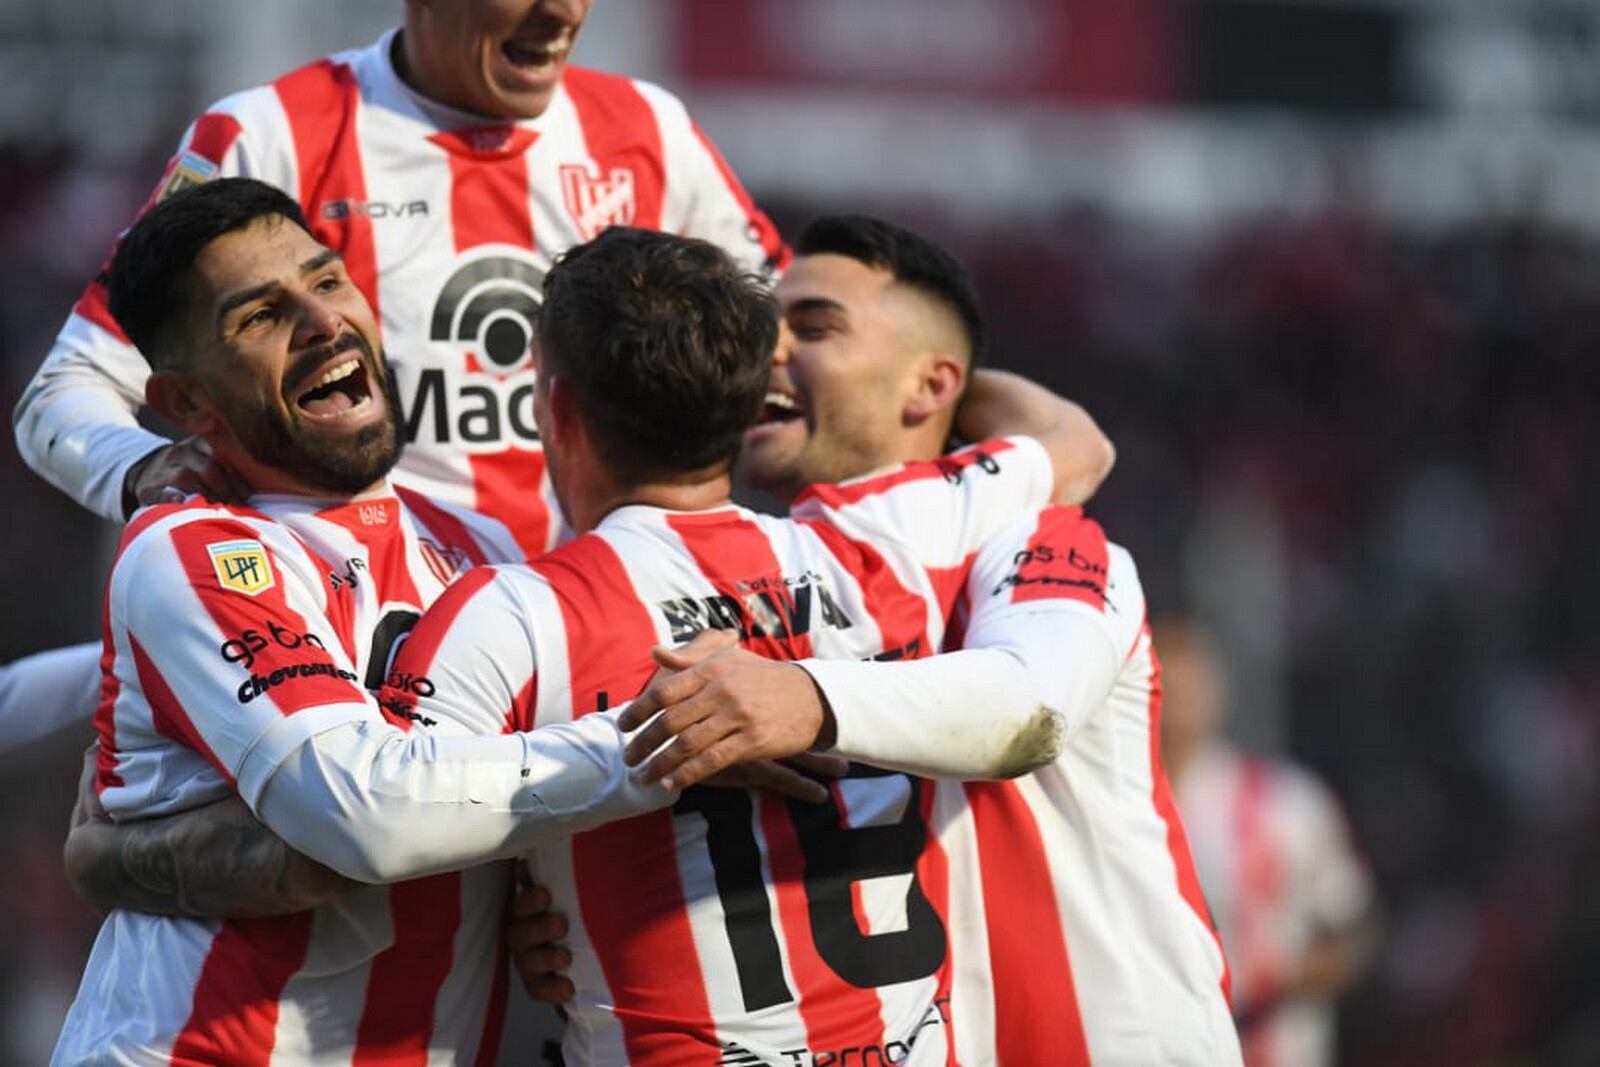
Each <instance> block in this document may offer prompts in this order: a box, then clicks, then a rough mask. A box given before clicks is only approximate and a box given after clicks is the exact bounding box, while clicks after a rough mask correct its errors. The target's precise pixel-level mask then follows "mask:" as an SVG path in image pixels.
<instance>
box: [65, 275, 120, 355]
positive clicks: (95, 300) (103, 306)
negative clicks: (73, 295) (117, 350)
mask: <svg viewBox="0 0 1600 1067" xmlns="http://www.w3.org/2000/svg"><path fill="white" fill-rule="evenodd" d="M72 313H73V314H74V315H77V316H79V317H80V318H85V319H88V320H89V321H90V322H92V323H94V324H95V325H96V326H98V327H100V328H101V329H102V330H104V331H106V332H107V333H109V334H110V335H111V336H112V337H115V338H116V339H117V340H119V341H121V342H122V343H123V344H125V345H131V344H133V342H132V341H130V340H128V335H127V334H125V333H123V332H122V327H121V326H118V325H117V320H116V319H114V318H112V317H111V307H110V305H109V304H108V303H107V297H106V286H105V283H104V282H102V281H100V280H99V279H98V278H96V279H95V280H94V281H92V282H90V283H89V284H88V286H86V287H85V288H84V290H83V295H82V296H80V297H78V302H77V303H76V304H74V305H72Z"/></svg>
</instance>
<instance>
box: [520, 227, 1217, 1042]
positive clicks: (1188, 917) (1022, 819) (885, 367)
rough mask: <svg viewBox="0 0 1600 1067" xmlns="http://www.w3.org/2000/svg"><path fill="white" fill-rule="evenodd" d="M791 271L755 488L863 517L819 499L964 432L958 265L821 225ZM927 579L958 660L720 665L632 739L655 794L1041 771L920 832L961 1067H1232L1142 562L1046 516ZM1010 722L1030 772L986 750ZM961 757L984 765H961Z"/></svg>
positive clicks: (700, 675) (637, 719)
mask: <svg viewBox="0 0 1600 1067" xmlns="http://www.w3.org/2000/svg"><path fill="white" fill-rule="evenodd" d="M796 250H797V258H796V260H795V262H794V264H793V265H792V266H791V267H790V269H789V270H788V271H787V272H786V273H785V274H784V276H783V278H782V279H780V280H779V282H778V284H777V290H776V294H777V297H778V300H779V304H780V309H781V313H782V316H783V326H784V328H783V335H782V339H781V341H780V344H779V349H778V353H777V357H776V359H775V362H774V368H773V375H772V383H771V391H770V393H769V397H768V404H767V408H766V417H765V419H764V421H763V422H762V423H761V424H759V425H757V426H756V427H755V428H753V429H752V430H751V431H750V432H749V433H748V434H747V435H746V438H745V443H744V448H743V450H742V451H741V453H740V465H741V466H740V469H741V472H742V474H743V476H744V477H745V478H746V479H747V480H749V481H750V482H752V483H754V484H756V485H759V486H762V487H764V488H766V489H769V490H771V491H773V492H774V493H776V494H778V495H780V496H781V497H785V498H790V499H794V500H796V501H797V502H799V503H800V504H802V505H803V504H804V503H805V502H806V501H807V500H808V499H810V498H811V497H813V496H815V495H817V494H819V493H820V494H822V496H823V498H824V499H827V498H829V495H830V494H834V493H845V494H848V493H849V489H848V488H846V489H843V490H818V489H815V488H813V489H809V490H808V489H806V486H808V485H810V484H811V483H814V482H831V481H837V480H839V479H842V478H849V477H853V476H854V477H860V476H863V475H865V474H867V472H870V471H873V470H876V469H882V468H885V467H888V466H891V465H893V464H898V463H906V462H914V461H917V460H928V459H931V458H933V457H934V456H936V455H937V454H938V452H939V450H940V449H941V448H942V447H943V443H944V441H945V438H946V436H947V434H948V430H949V420H950V411H951V407H950V406H949V404H948V402H946V403H942V404H935V405H929V404H928V403H927V383H928V382H929V381H930V380H931V379H941V380H943V381H944V382H945V383H946V384H945V385H944V386H943V387H942V388H941V394H942V395H943V396H945V397H946V398H948V397H950V396H953V395H957V394H959V386H960V381H961V379H962V378H963V376H964V374H965V372H966V370H967V368H968V367H969V366H970V360H971V357H972V356H973V355H974V354H975V353H977V352H978V351H979V350H980V349H981V344H982V324H981V317H980V315H979V311H978V307H977V303H976V301H975V299H974V298H973V296H972V294H971V291H970V287H969V285H968V284H967V282H966V279H965V274H964V272H963V271H962V270H961V268H960V266H959V264H957V263H956V262H955V261H954V260H953V258H952V257H950V256H949V255H948V254H947V253H945V252H944V251H943V250H941V249H939V248H937V247H936V246H934V245H932V244H931V243H930V242H928V241H926V240H923V239H922V238H920V237H918V236H916V235H914V234H911V233H909V232H907V231H904V230H902V229H899V228H897V227H894V226H891V225H889V224H886V223H883V222H881V221H878V220H874V219H867V218H860V217H833V218H825V219H821V220H818V221H817V222H815V223H813V224H812V225H811V226H810V227H808V228H807V229H806V231H805V232H804V233H802V234H801V236H800V239H799V241H798V242H797V244H796ZM910 412H917V413H919V414H920V416H921V417H920V418H916V419H911V418H908V417H907V415H908V413H910ZM873 480H874V479H873V478H872V477H867V478H866V479H865V484H872V482H873ZM929 577H930V579H931V580H933V581H935V582H936V583H937V584H938V585H939V587H940V589H941V591H942V596H943V597H944V598H945V603H946V605H947V606H948V605H952V604H953V605H954V606H955V609H956V616H957V620H958V621H957V623H956V624H955V625H954V632H955V634H957V635H961V634H962V628H963V624H964V644H965V646H966V650H965V651H963V652H959V653H955V654H952V655H947V656H938V657H934V658H932V659H928V660H923V661H920V662H917V663H910V664H903V663H893V664H888V663H863V662H843V661H839V662H827V663H824V662H820V661H812V660H805V661H803V662H802V664H801V665H800V666H797V665H793V664H774V663H771V662H768V661H766V660H762V659H758V658H756V657H752V656H748V655H744V654H742V653H740V652H738V651H737V650H734V651H730V652H721V653H718V654H717V655H716V656H713V657H712V658H711V659H709V660H707V661H705V662H704V663H701V664H698V665H695V666H690V667H688V669H687V670H685V671H684V672H683V673H682V674H680V675H677V676H674V677H673V678H670V679H665V680H662V681H658V682H657V683H655V684H654V685H652V686H651V687H650V689H649V690H647V691H646V693H645V694H644V696H643V697H642V698H641V699H640V700H639V701H636V702H635V704H634V705H633V706H632V708H631V709H630V711H629V712H627V713H625V715H624V722H625V723H627V724H629V725H637V724H640V723H642V722H643V721H644V719H645V717H646V716H648V715H650V714H652V713H653V712H654V711H655V710H656V709H658V708H660V707H662V706H669V707H668V710H667V711H666V712H665V713H664V714H663V715H661V716H660V717H659V718H657V719H656V720H655V722H653V723H652V724H651V725H650V726H649V727H647V728H646V729H644V730H642V731H641V732H640V734H639V736H638V737H636V738H635V739H634V740H633V742H632V744H631V745H630V760H634V761H637V760H639V759H642V758H643V757H644V756H645V755H646V754H648V753H650V752H653V751H655V750H656V749H657V747H658V746H659V745H660V744H661V743H663V742H665V741H666V740H667V739H668V738H669V737H671V736H672V735H676V740H675V741H674V743H673V744H672V746H670V747H669V748H667V749H666V750H664V751H662V752H660V753H658V754H657V755H656V756H655V759H654V761H653V764H652V767H651V769H650V773H651V774H662V775H666V776H668V777H670V778H671V780H672V781H673V782H674V784H677V785H687V784H691V783H693V782H694V781H697V780H698V778H699V777H700V775H702V774H705V773H709V772H711V771H713V770H715V769H716V768H718V767H720V766H723V765H725V764H726V763H728V762H732V761H736V760H739V759H744V758H749V757H751V756H755V755H763V756H773V755H781V754H785V753H788V752H794V751H800V750H803V749H805V748H807V747H809V746H811V745H813V744H818V745H820V746H822V747H824V748H826V747H827V746H829V745H830V744H831V745H833V746H834V747H835V750H836V751H839V752H841V753H844V754H847V755H849V756H851V757H853V758H855V759H862V760H866V761H867V762H870V763H872V764H874V765H876V766H879V767H887V768H896V769H900V770H906V771H912V772H915V773H918V774H925V775H935V776H938V777H940V778H944V779H959V778H964V777H968V778H970V777H975V775H973V774H972V773H971V771H972V764H977V765H978V766H979V767H983V766H984V764H985V762H987V768H986V770H985V772H984V776H985V777H991V778H999V777H1005V776H1012V775H1016V774H1018V773H1019V772H1020V771H1023V770H1032V769H1033V768H1034V767H1036V766H1037V769H1036V770H1033V773H1030V774H1026V775H1024V776H1021V777H1016V778H1014V780H1011V781H985V782H967V783H965V784H963V783H961V782H959V781H943V782H941V783H940V785H939V788H938V790H937V791H936V793H935V795H934V798H933V799H932V802H931V806H930V807H929V809H928V819H929V825H930V826H932V827H933V828H934V829H935V830H936V832H937V835H938V843H939V846H940V848H941V850H942V852H943V854H944V855H945V856H946V857H947V858H948V871H949V891H950V898H949V908H948V911H947V912H945V913H944V914H945V916H946V921H947V922H948V925H949V932H950V938H951V951H952V959H953V965H954V983H953V996H952V1001H951V1017H952V1020H953V1024H952V1025H953V1027H954V1031H955V1048H956V1052H957V1055H958V1059H959V1061H960V1062H961V1063H963V1064H988V1063H1001V1064H1035V1063H1059V1064H1077V1063H1094V1064H1128V1065H1145V1064H1154V1063H1161V1064H1196V1065H1200V1064H1206V1065H1210V1064H1219V1063H1229V1062H1238V1058H1239V1049H1238V1043H1237V1038H1236V1036H1235V1034H1234V1031H1233V1027H1232V1024H1231V1021H1230V1019H1229V1014H1228V1008H1227V1002H1226V997H1225V991H1224V983H1225V966H1224V962H1223V957H1222V954H1221V951H1220V948H1219V945H1218V943H1217V940H1216V936H1215V934H1214V932H1213V931H1212V929H1211V926H1210V922H1209V917H1208V916H1207V914H1206V911H1205V905H1204V902H1203V900H1202V899H1201V896H1200V892H1199V886H1198V883H1197V881H1196V880H1195V877H1194V872H1193V866H1192V862H1191V860H1190V856H1189V851H1188V845H1187V843H1186V842H1185V839H1184V833H1183V829H1182V826H1181V824H1180V822H1179V820H1178V817H1177V813H1176V810H1175V808H1174V806H1173V803H1172V798H1171V793H1170V789H1169V785H1168V782H1167V778H1166V775H1165V773H1164V771H1163V768H1162V763H1161V759H1160V753H1159V749H1158V744H1157V736H1158V724H1159V721H1160V693H1161V686H1160V674H1159V668H1158V666H1157V663H1156V659H1155V654H1154V649H1153V647H1152V645H1151V641H1150V637H1149V633H1148V630H1147V628H1146V627H1145V625H1144V616H1145V606H1144V596H1143V592H1142V590H1141V588H1140V585H1139V580H1138V574H1137V571H1136V569H1135V567H1134V565H1133V561H1132V559H1131V558H1130V557H1129V555H1128V553H1127V552H1126V551H1124V550H1123V549H1122V548H1121V547H1120V546H1117V545H1115V544H1113V543H1111V542H1110V541H1108V540H1107V538H1106V536H1105V534H1104V532H1103V531H1102V530H1101V528H1100V526H1099V525H1098V524H1097V523H1095V522H1094V521H1093V520H1091V519H1089V518H1087V517H1086V516H1084V515H1083V514H1082V512H1081V511H1080V510H1079V509H1076V508H1060V507H1053V508H1049V509H1046V510H1044V511H1042V512H1039V513H1036V514H1032V515H1028V516H1025V517H1023V518H1021V519H1019V520H1017V521H1015V522H1013V523H1011V524H1008V526H1007V528H1006V529H1005V530H1003V531H1002V532H1001V533H1000V534H999V535H997V537H996V538H994V539H993V540H991V541H990V542H989V543H988V544H987V545H986V546H985V547H984V548H983V549H982V551H981V552H979V553H978V554H977V555H976V556H975V557H974V558H970V559H964V560H962V561H961V564H960V566H958V567H954V568H951V569H949V570H946V571H935V572H933V573H932V574H930V575H929ZM663 658H664V659H666V660H668V661H670V662H679V663H680V664H682V661H681V659H680V660H674V659H673V657H663ZM802 668H803V669H802ZM1045 712H1049V714H1045ZM997 722H1004V723H1010V724H1012V727H1013V728H1012V730H1011V731H1010V732H1009V734H1006V735H1002V736H1009V737H1010V738H1012V739H1015V740H1017V741H1019V742H1021V743H1024V744H1025V745H1026V746H1027V747H1028V748H1029V750H1030V751H1029V752H1028V753H1027V757H1026V758H1019V757H1018V753H1016V752H1015V751H1007V750H1004V749H994V748H990V747H988V744H987V742H988V738H989V737H992V736H994V735H993V734H992V733H990V731H991V730H992V728H993V724H995V723H997ZM952 742H954V744H952ZM963 749H965V750H968V751H970V752H971V753H972V754H973V756H974V758H973V759H969V760H967V761H966V763H965V764H964V765H958V764H957V763H956V762H954V761H953V760H952V758H951V756H952V752H961V751H962V750H963ZM985 757H986V758H987V759H985ZM1041 762H1042V763H1043V766H1038V764H1039V763H1041ZM524 970H525V971H528V972H532V968H531V967H530V968H524ZM529 976H530V977H533V978H535V979H539V978H540V977H541V976H540V975H538V974H535V973H530V975H529Z"/></svg>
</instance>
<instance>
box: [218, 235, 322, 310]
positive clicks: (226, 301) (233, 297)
mask: <svg viewBox="0 0 1600 1067" xmlns="http://www.w3.org/2000/svg"><path fill="white" fill-rule="evenodd" d="M338 258H339V253H338V252H335V251H334V250H333V249H331V248H324V249H323V250H322V251H321V252H318V253H317V254H316V255H314V256H312V257H311V258H310V259H308V260H306V261H305V262H304V263H302V264H300V273H301V274H311V273H314V272H316V271H319V270H321V269H322V268H323V267H326V266H327V265H328V264H329V263H332V262H334V261H335V260H337V259H338ZM281 288H282V286H281V285H279V284H278V283H277V282H262V283H261V284H260V285H252V286H251V287H250V288H248V289H240V290H239V291H238V292H237V293H229V294H228V295H227V296H225V297H223V298H222V302H221V303H220V304H218V305H217V318H218V319H223V318H226V317H227V315H228V312H230V311H232V310H233V309H234V308H236V307H239V306H241V305H243V304H248V303H250V301H252V300H259V299H261V298H262V297H264V296H266V295H267V294H268V293H271V292H273V291H274V290H277V289H281Z"/></svg>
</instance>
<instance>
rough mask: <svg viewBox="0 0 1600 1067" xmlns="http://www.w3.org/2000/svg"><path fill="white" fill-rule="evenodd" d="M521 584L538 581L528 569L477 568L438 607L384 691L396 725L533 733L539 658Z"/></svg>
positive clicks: (415, 632) (420, 626) (411, 640)
mask: <svg viewBox="0 0 1600 1067" xmlns="http://www.w3.org/2000/svg"><path fill="white" fill-rule="evenodd" d="M519 580H521V581H537V580H538V579H537V578H535V577H534V576H533V575H532V573H531V572H528V571H526V570H524V569H521V568H512V567H504V568H502V567H474V568H473V569H472V570H470V571H468V572H467V573H466V574H465V575H463V576H462V577H461V578H459V579H457V580H456V581H455V582H454V583H452V584H451V585H450V587H449V588H448V589H446V590H445V591H444V593H443V595H441V596H440V597H439V599H438V600H436V601H435V602H434V603H433V605H432V606H431V607H430V608H429V609H428V611H427V612H426V613H425V614H424V615H423V616H422V618H421V619H419V620H418V621H417V624H416V626H415V627H413V628H412V630H411V633H410V634H409V635H407V637H406V639H405V643H404V644H402V645H401V646H400V650H399V652H398V653H397V654H396V655H395V660H394V665H393V667H392V668H391V669H390V671H389V675H388V678H387V680H386V681H385V683H384V686H383V689H382V690H381V691H380V693H379V697H378V701H379V703H380V704H381V705H382V707H383V710H384V714H385V715H386V716H388V717H389V719H390V721H391V722H395V723H397V724H398V725H401V726H402V727H408V728H409V727H410V726H412V725H420V726H423V727H425V728H427V729H430V730H441V731H444V732H449V733H461V732H465V733H474V734H498V733H505V732H508V731H511V730H526V729H531V728H532V726H533V698H534V693H535V688H534V687H535V684H536V681H537V678H538V662H537V655H538V653H537V649H536V641H535V638H534V635H533V632H532V630H531V629H530V626H529V619H530V614H529V612H528V610H527V606H526V605H525V603H524V602H523V598H522V597H521V596H520V595H519V592H518V589H517V584H518V582H519Z"/></svg>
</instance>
